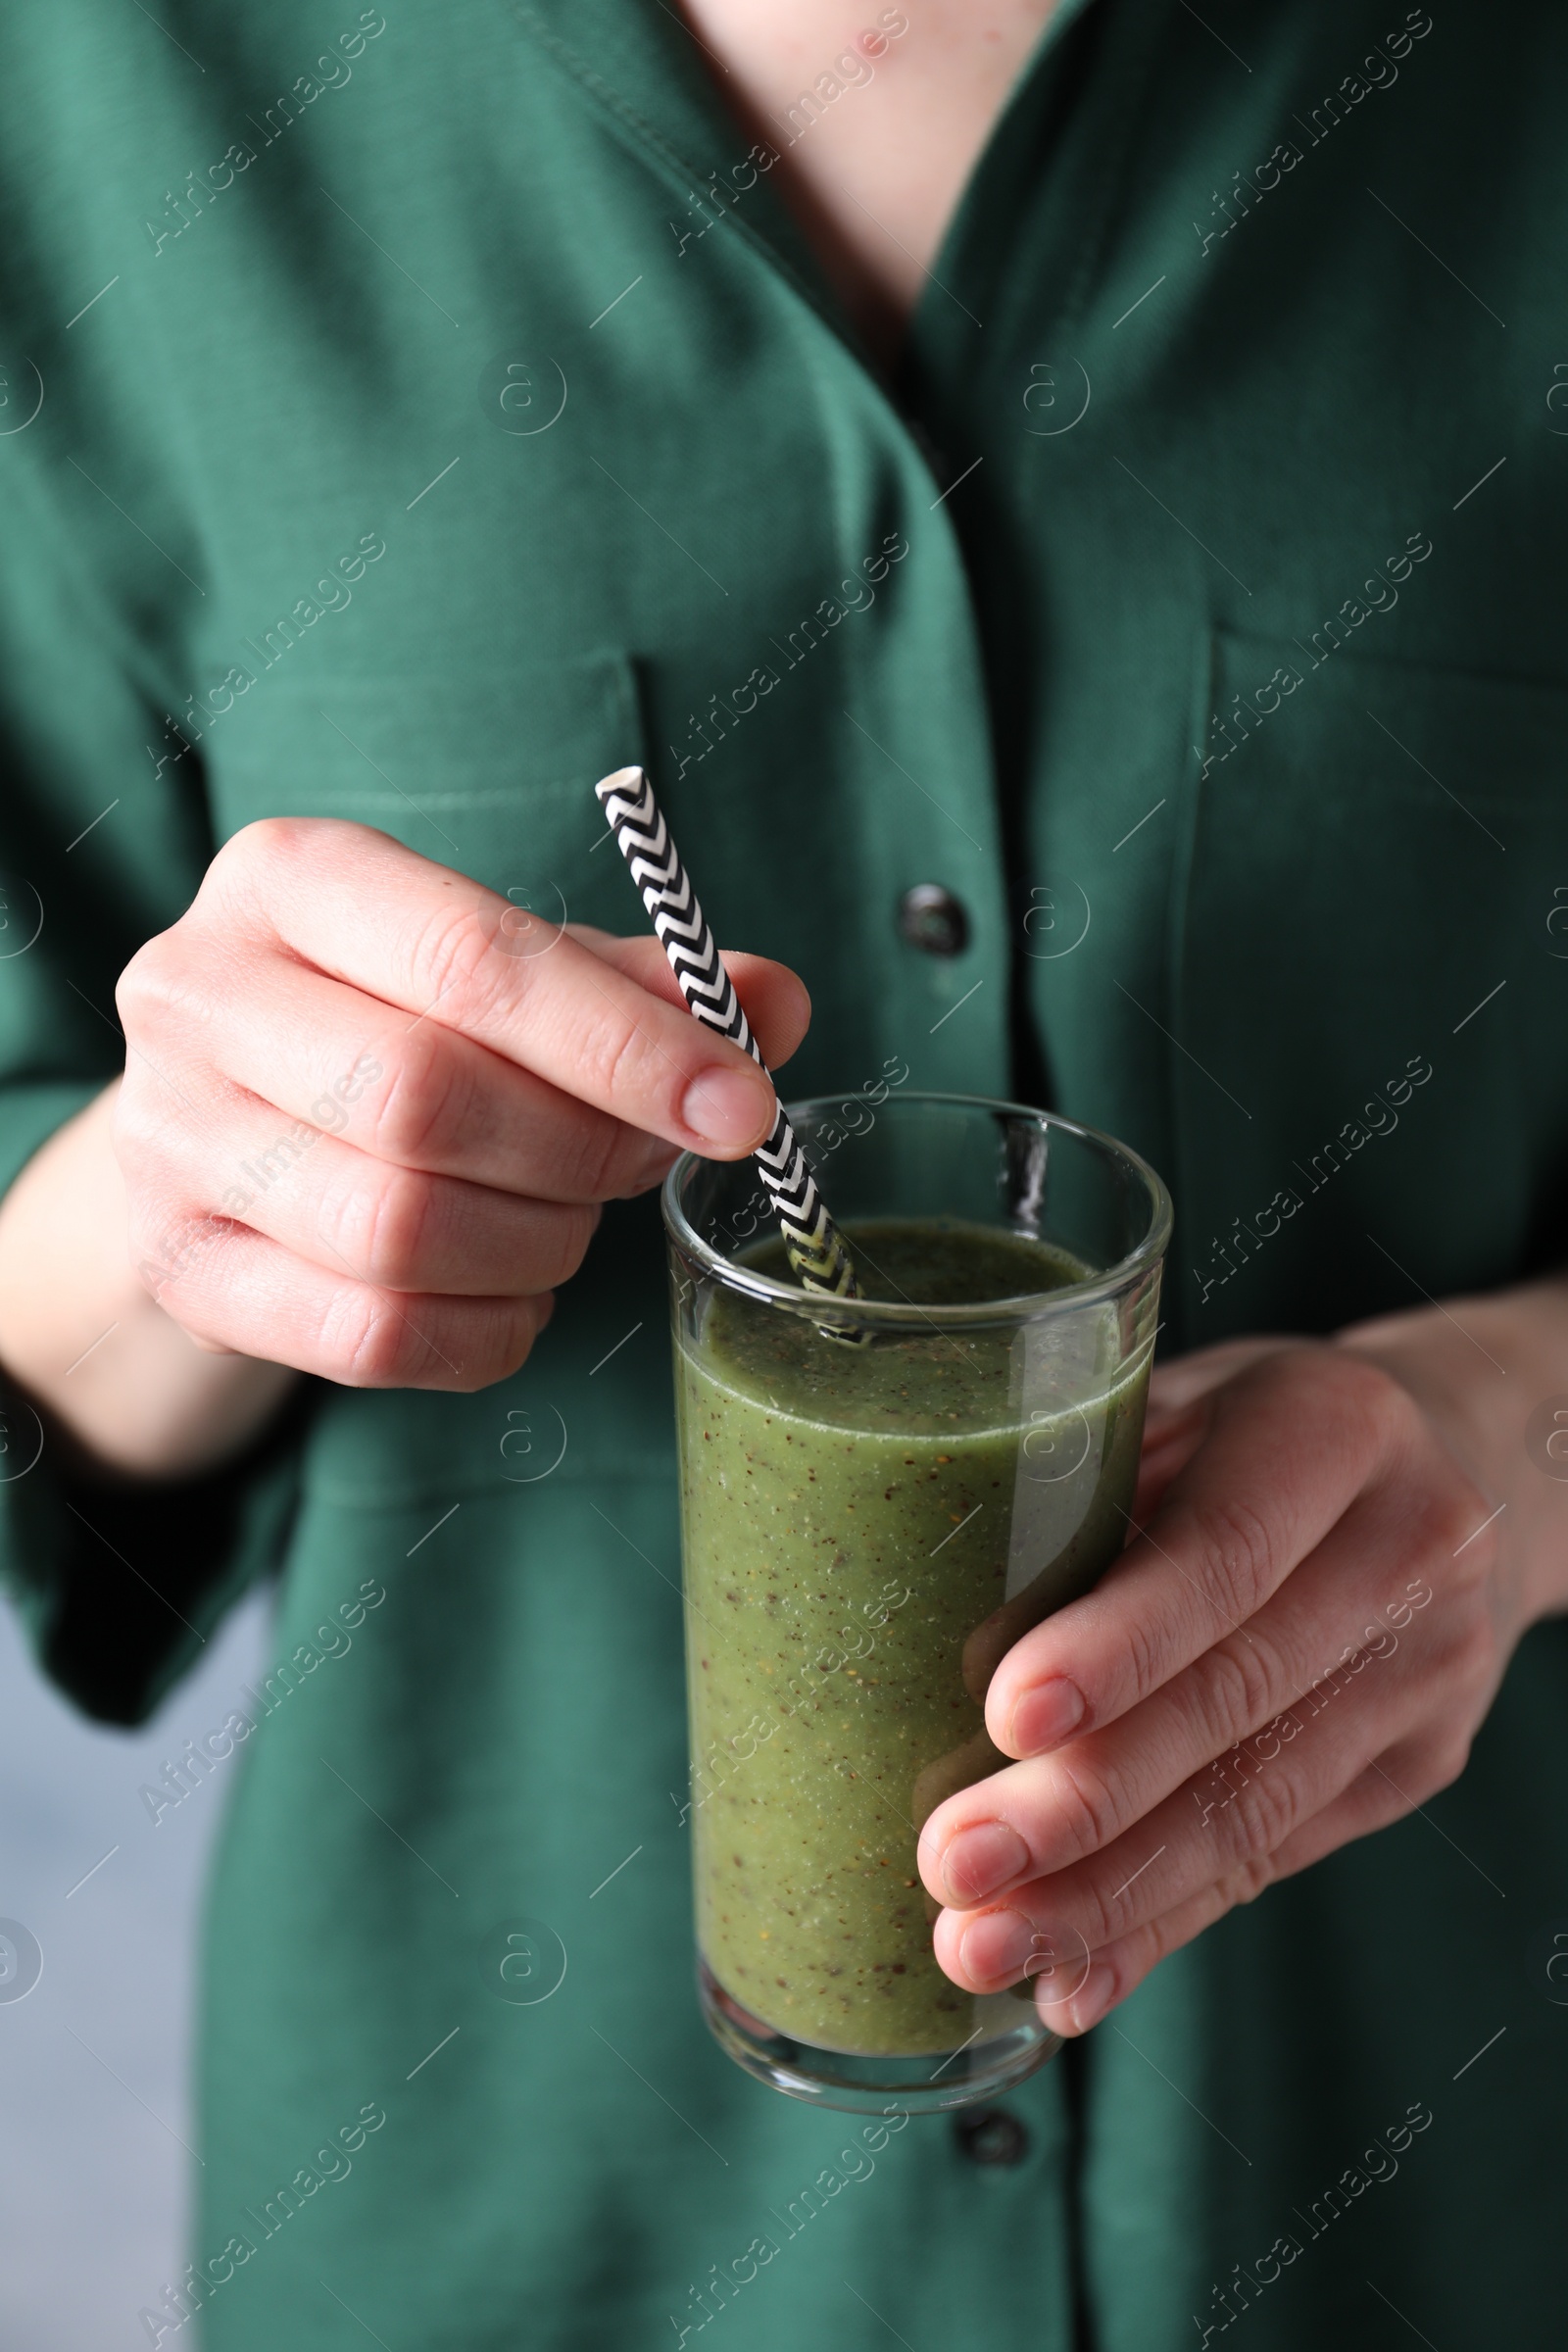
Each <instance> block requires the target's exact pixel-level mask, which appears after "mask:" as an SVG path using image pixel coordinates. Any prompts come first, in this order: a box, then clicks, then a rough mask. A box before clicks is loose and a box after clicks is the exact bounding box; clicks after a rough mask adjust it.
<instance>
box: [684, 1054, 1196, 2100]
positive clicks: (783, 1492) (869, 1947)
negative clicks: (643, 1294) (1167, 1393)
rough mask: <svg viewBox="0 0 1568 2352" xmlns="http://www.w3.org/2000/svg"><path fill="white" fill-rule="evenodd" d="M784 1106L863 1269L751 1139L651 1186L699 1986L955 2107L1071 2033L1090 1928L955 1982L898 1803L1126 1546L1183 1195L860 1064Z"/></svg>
mask: <svg viewBox="0 0 1568 2352" xmlns="http://www.w3.org/2000/svg"><path fill="white" fill-rule="evenodd" d="M790 1115H791V1117H792V1118H793V1120H794V1122H795V1125H796V1130H797V1132H798V1134H799V1135H800V1138H801V1141H802V1143H803V1144H804V1145H805V1147H806V1151H807V1153H808V1156H809V1159H810V1160H811V1162H812V1165H813V1167H814V1168H815V1170H816V1172H817V1175H818V1178H819V1180H820V1182H821V1185H822V1190H823V1194H824V1196H825V1198H826V1199H827V1200H828V1201H829V1202H830V1203H831V1206H832V1210H833V1214H834V1216H835V1218H836V1219H837V1221H838V1223H839V1224H840V1226H841V1227H842V1228H843V1230H844V1232H845V1236H846V1239H847V1241H848V1242H849V1244H850V1247H851V1250H852V1251H853V1253H854V1255H855V1258H856V1263H857V1268H858V1273H859V1275H860V1279H861V1283H862V1287H863V1289H864V1290H865V1292H866V1293H867V1296H866V1297H864V1298H862V1299H858V1300H852V1301H841V1300H838V1299H835V1300H834V1301H833V1302H832V1306H831V1310H829V1309H828V1308H827V1307H826V1305H825V1303H824V1301H823V1299H821V1297H820V1296H813V1295H812V1294H810V1293H808V1292H806V1291H803V1290H802V1289H801V1288H800V1287H799V1286H798V1285H797V1284H796V1282H795V1281H794V1279H793V1277H792V1276H791V1274H790V1272H789V1268H788V1265H787V1263H786V1261H785V1260H784V1256H783V1250H782V1245H781V1243H779V1241H778V1240H777V1238H776V1235H775V1233H774V1229H773V1227H772V1223H771V1218H770V1215H769V1211H768V1207H767V1201H766V1196H765V1195H764V1194H763V1193H762V1191H761V1189H760V1181H759V1178H758V1173H757V1169H756V1166H755V1164H754V1163H753V1162H751V1161H749V1160H748V1161H742V1162H740V1163H738V1164H720V1163H718V1162H715V1161H711V1160H705V1159H699V1158H696V1157H694V1156H692V1155H690V1154H688V1155H687V1156H686V1157H684V1158H682V1159H681V1160H679V1161H678V1162H677V1164H676V1165H675V1167H674V1168H673V1169H672V1170H671V1171H670V1174H669V1177H668V1179H667V1181H666V1183H665V1186H664V1194H663V1207H664V1222H665V1230H666V1233H667V1236H668V1245H669V1266H670V1277H671V1292H672V1307H673V1316H674V1340H675V1368H676V1387H677V1398H678V1414H679V1432H680V1451H681V1524H682V1539H683V1546H682V1547H683V1554H684V1568H685V1578H684V1582H685V1600H686V1649H687V1669H688V1672H687V1683H688V1694H689V1703H690V1717H691V1740H692V1750H691V1752H692V1770H691V1797H690V1806H689V1818H690V1821H691V1825H692V1830H693V1838H694V1852H693V1864H694V1870H695V1877H696V1898H697V1943H698V1974H699V1984H700V1991H701V1999H702V2004H703V2009H704V2013H705V2015H706V2016H707V2018H708V2022H709V2024H710V2026H711V2029H712V2031H713V2033H714V2034H715V2035H716V2036H717V2038H718V2040H719V2041H720V2043H721V2044H722V2045H723V2047H724V2048H725V2049H726V2050H727V2051H728V2052H729V2054H730V2055H731V2057H733V2058H734V2059H736V2060H737V2061H738V2063H739V2064H740V2065H742V2066H743V2067H745V2068H746V2069H747V2070H748V2072H749V2073H751V2074H754V2075H756V2076H758V2077H759V2079H760V2081H762V2082H770V2083H772V2084H773V2085H774V2086H775V2088H777V2089H779V2090H784V2091H789V2092H791V2093H793V2094H794V2095H796V2096H797V2097H802V2098H809V2099H814V2100H816V2101H818V2102H819V2103H820V2104H821V2105H823V2106H828V2107H842V2108H849V2109H855V2110H862V2111H872V2110H877V2109H880V2108H882V2107H884V2106H885V2105H887V2104H888V2103H889V2102H892V2101H896V2102H898V2103H899V2105H900V2106H902V2107H904V2108H906V2109H908V2110H912V2111H916V2112H918V2111H920V2110H922V2109H934V2108H942V2107H957V2106H962V2105H964V2104H966V2103H967V2102H969V2101H970V2100H975V2099H981V2098H986V2097H990V2096H992V2095H994V2094H995V2093H996V2092H998V2091H1000V2090H1003V2089H1005V2087H1006V2086H1007V2085H1008V2084H1009V2083H1012V2082H1019V2081H1021V2079H1022V2078H1023V2077H1024V2076H1025V2075H1028V2074H1030V2073H1032V2072H1033V2070H1034V2069H1035V2068H1036V2067H1037V2066H1040V2065H1041V2064H1043V2063H1044V2061H1045V2060H1046V2059H1047V2058H1049V2057H1050V2056H1051V2055H1052V2054H1053V2053H1054V2050H1056V2049H1057V2048H1058V2047H1059V2046H1060V2044H1059V2040H1058V2037H1057V2036H1056V2035H1055V2034H1053V2032H1052V2030H1051V2024H1050V2016H1051V2009H1052V2006H1053V2004H1054V2003H1055V2002H1059V2001H1061V2000H1064V1999H1067V1998H1068V1997H1070V1995H1071V1994H1072V1992H1073V1991H1075V1990H1076V1988H1077V1985H1079V1984H1081V1983H1082V1981H1083V1977H1084V1975H1085V1973H1086V1972H1087V1968H1088V1954H1087V1952H1079V1953H1062V1952H1055V1951H1053V1950H1051V1949H1049V1948H1047V1947H1045V1946H1044V1945H1043V1947H1042V1950H1041V1952H1040V1954H1039V1956H1038V1959H1037V1961H1036V1962H1034V1963H1032V1964H1031V1981H1030V1982H1028V1983H1027V1984H1026V1985H1022V1986H1019V1987H1018V1988H1016V1990H1015V1992H1012V1993H1001V1994H993V1995H989V1996H986V1997H984V1998H975V1997H973V1996H971V1995H970V1994H968V1993H965V1992H961V1991H960V1990H959V1989H958V1987H957V1986H956V1985H954V1984H953V1983H952V1982H951V1981H950V1979H949V1978H947V1977H946V1976H944V1974H943V1973H942V1971H941V1969H940V1968H939V1967H938V1966H937V1963H936V1959H935V1956H934V1954H933V1952H932V1948H931V1924H932V1921H933V1920H934V1919H935V1917H936V1913H937V1908H938V1907H937V1905H936V1904H935V1903H934V1902H933V1901H932V1900H931V1898H930V1897H929V1896H928V1895H927V1894H926V1892H925V1890H924V1887H922V1885H921V1883H920V1875H919V1871H918V1869H917V1867H916V1846H917V1843H918V1838H919V1833H920V1827H921V1824H922V1823H923V1822H924V1821H925V1820H926V1818H927V1817H928V1816H929V1814H930V1813H931V1812H932V1811H933V1810H934V1808H935V1807H936V1806H937V1805H938V1804H939V1803H941V1801H942V1800H943V1798H944V1797H946V1796H949V1795H951V1794H952V1793H953V1792H954V1791H955V1790H956V1789H962V1788H965V1787H967V1786H968V1785H969V1784H970V1783H971V1782H974V1781H977V1780H980V1779H982V1778H983V1777H984V1776H985V1775H986V1774H988V1773H990V1772H993V1771H996V1770H997V1769H998V1768H999V1767H1000V1766H1002V1765H1004V1764H1005V1763H1006V1761H1007V1759H1006V1758H1005V1756H1004V1755H1002V1753H1001V1752H1000V1751H999V1750H998V1749H997V1748H996V1747H995V1746H994V1745H993V1744H992V1742H991V1740H989V1739H988V1737H987V1735H986V1731H985V1720H984V1705H985V1694H986V1689H987V1686H988V1684H989V1682H990V1679H991V1675H992V1672H993V1670H994V1669H995V1667H996V1665H997V1662H998V1660H999V1659H1000V1658H1001V1657H1002V1656H1003V1654H1004V1652H1005V1650H1007V1649H1008V1648H1009V1647H1010V1646H1011V1644H1012V1643H1013V1642H1015V1641H1017V1639H1018V1638H1019V1636H1020V1635H1021V1634H1023V1633H1024V1632H1025V1631H1027V1629H1028V1628H1029V1627H1030V1626H1032V1625H1034V1624H1036V1623H1037V1622H1038V1621H1039V1620H1040V1618H1042V1617H1043V1616H1045V1615H1046V1614H1047V1613H1048V1612H1049V1611H1050V1610H1052V1609H1054V1608H1059V1607H1060V1606H1061V1605H1062V1604H1063V1602H1065V1601H1068V1600H1071V1599H1074V1598H1075V1597H1076V1596H1077V1595H1078V1594H1079V1593H1083V1592H1085V1591H1087V1590H1088V1588H1089V1587H1090V1586H1091V1585H1092V1584H1093V1583H1094V1582H1095V1580H1096V1578H1097V1577H1099V1576H1100V1575H1101V1573H1102V1572H1103V1569H1104V1568H1105V1567H1106V1566H1107V1565H1108V1563H1109V1562H1110V1561H1111V1560H1113V1559H1114V1558H1115V1556H1116V1554H1117V1552H1118V1551H1119V1550H1120V1549H1121V1547H1122V1544H1123V1542H1124V1539H1125V1535H1126V1530H1127V1526H1128V1518H1127V1514H1128V1512H1129V1510H1130V1509H1131V1507H1132V1499H1133V1492H1134V1488H1135V1485H1136V1481H1137V1474H1138V1457H1139V1448H1140V1445H1141V1442H1142V1435H1143V1420H1144V1400H1145V1395H1146V1392H1147V1388H1148V1380H1149V1367H1150V1360H1151V1357H1152V1352H1153V1342H1154V1330H1155V1325H1156V1322H1157V1319H1158V1299H1159V1278H1160V1265H1161V1260H1162V1256H1163V1252H1164V1250H1165V1246H1166V1243H1167V1240H1168V1238H1169V1233H1170V1215H1171V1212H1170V1201H1169V1198H1168V1196H1167V1194H1166V1191H1165V1188H1164V1186H1163V1185H1162V1184H1161V1182H1160V1180H1159V1178H1158V1177H1157V1176H1156V1175H1155V1174H1154V1172H1153V1170H1152V1168H1151V1167H1149V1166H1148V1165H1147V1164H1146V1162H1145V1161H1143V1160H1142V1159H1140V1158H1139V1157H1138V1156H1137V1154H1136V1153H1135V1152H1129V1151H1128V1150H1126V1149H1125V1147H1124V1146H1122V1145H1120V1144H1118V1143H1115V1142H1113V1141H1112V1140H1111V1139H1110V1138H1109V1137H1108V1136H1104V1135H1099V1134H1097V1133H1095V1131H1094V1130H1093V1129H1091V1128H1087V1127H1083V1126H1079V1125H1078V1124H1076V1123H1075V1122H1074V1121H1073V1120H1070V1119H1064V1118H1058V1117H1056V1116H1055V1115H1054V1113H1051V1112H1047V1111H1039V1110H1029V1109H1025V1108H1022V1107H1020V1106H1019V1105H1018V1104H1015V1103H991V1102H983V1101H979V1100H976V1099H974V1098H971V1097H966V1096H956V1095H916V1094H898V1093H895V1092H894V1091H893V1088H892V1085H891V1083H890V1082H888V1081H886V1080H882V1081H878V1082H877V1084H876V1085H875V1086H872V1087H868V1088H866V1089H862V1091H861V1092H860V1093H859V1094H858V1095H856V1096H852V1097H850V1098H848V1099H844V1098H839V1097H829V1098H823V1099H821V1100H818V1101H815V1102H810V1103H801V1104H798V1105H793V1106H792V1107H791V1113H790ZM847 1333H848V1334H851V1335H853V1336H852V1338H851V1339H849V1340H847V1339H846V1336H845V1335H846V1334H847ZM857 1342H858V1344H855V1343H857ZM1020 1994H1021V1995H1022V1996H1023V1997H1022V1998H1020V1997H1018V1996H1019V1995H1020Z"/></svg>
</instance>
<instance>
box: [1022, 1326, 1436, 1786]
mask: <svg viewBox="0 0 1568 2352" xmlns="http://www.w3.org/2000/svg"><path fill="white" fill-rule="evenodd" d="M1207 1409H1208V1410H1209V1412H1210V1414H1211V1420H1210V1423H1209V1428H1208V1434H1207V1437H1206V1440H1205V1442H1204V1444H1203V1445H1202V1446H1201V1447H1200V1448H1199V1449H1198V1451H1197V1452H1196V1453H1195V1454H1194V1456H1193V1458H1192V1460H1191V1461H1190V1462H1189V1463H1188V1465H1187V1467H1186V1469H1185V1470H1183V1471H1182V1472H1181V1474H1180V1476H1179V1477H1177V1478H1176V1479H1175V1480H1174V1481H1173V1482H1172V1484H1171V1487H1170V1490H1169V1493H1168V1494H1167V1495H1166V1497H1165V1500H1164V1502H1163V1504H1162V1505H1161V1506H1160V1508H1159V1510H1158V1511H1157V1512H1156V1513H1155V1515H1154V1518H1153V1520H1152V1523H1151V1525H1150V1526H1149V1527H1148V1528H1147V1529H1146V1530H1145V1531H1144V1533H1143V1534H1142V1535H1141V1536H1139V1537H1137V1538H1135V1539H1134V1541H1133V1542H1132V1543H1131V1544H1129V1546H1128V1548H1127V1549H1126V1550H1125V1551H1124V1552H1123V1553H1122V1555H1121V1557H1120V1559H1118V1560H1117V1561H1116V1562H1115V1564H1114V1565H1113V1566H1112V1567H1111V1568H1109V1569H1108V1570H1107V1571H1106V1573H1105V1575H1104V1576H1103V1578H1102V1580H1101V1582H1100V1583H1099V1585H1097V1586H1096V1588H1095V1590H1094V1591H1093V1592H1092V1593H1087V1594H1086V1595H1085V1596H1084V1598H1083V1599H1081V1600H1076V1601H1073V1602H1071V1603H1070V1604H1069V1605H1068V1606H1067V1607H1066V1608H1064V1609H1059V1610H1057V1611H1056V1613H1055V1614H1054V1616H1051V1617H1048V1618H1047V1619H1046V1620H1045V1621H1044V1623H1043V1624H1041V1625H1038V1626H1037V1627H1036V1628H1035V1629H1034V1631H1033V1632H1032V1633H1029V1634H1026V1635H1025V1636H1024V1638H1023V1640H1022V1641H1021V1642H1017V1643H1016V1644H1015V1645H1014V1646H1013V1648H1012V1649H1010V1650H1009V1651H1008V1653H1007V1655H1006V1656H1005V1658H1004V1659H1003V1661H1002V1663H1001V1665H1000V1666H999V1667H998V1668H997V1671H996V1674H995V1675H994V1676H993V1678H992V1682H991V1688H990V1691H988V1693H987V1697H986V1726H987V1729H988V1730H989V1732H990V1734H991V1737H992V1739H993V1740H995V1741H996V1742H997V1745H998V1746H999V1747H1000V1748H1002V1749H1004V1750H1005V1752H1006V1753H1007V1754H1009V1755H1015V1756H1027V1755H1035V1754H1039V1753H1042V1752H1043V1751H1045V1750H1046V1749H1048V1748H1051V1747H1054V1746H1056V1745H1058V1744H1060V1742H1061V1741H1062V1740H1066V1739H1069V1738H1072V1737H1075V1736H1077V1735H1078V1734H1080V1733H1082V1732H1085V1731H1093V1730H1095V1729H1096V1728H1098V1727H1099V1726H1100V1725H1102V1724H1105V1723H1110V1722H1114V1721H1115V1720H1116V1718H1117V1717H1118V1716H1121V1715H1124V1714H1126V1713H1127V1711H1128V1710H1129V1708H1131V1707H1134V1706H1136V1705H1137V1704H1138V1703H1139V1702H1140V1700H1142V1699H1145V1698H1147V1697H1148V1696H1149V1694H1150V1693H1151V1691H1156V1690H1158V1688H1159V1686H1160V1685H1161V1684H1162V1683H1164V1682H1167V1681H1168V1680H1169V1679H1170V1677H1171V1676H1172V1675H1173V1674H1177V1673H1179V1672H1180V1671H1181V1669H1182V1668H1183V1667H1184V1666H1188V1665H1190V1664H1191V1663H1192V1661H1193V1660H1194V1659H1195V1658H1197V1657H1201V1655H1202V1653H1203V1652H1204V1651H1205V1650H1206V1649H1208V1648H1209V1647H1210V1646H1211V1645H1212V1643H1213V1642H1215V1641H1216V1640H1217V1639H1219V1638H1220V1637H1221V1636H1222V1635H1224V1634H1226V1633H1231V1634H1236V1633H1239V1632H1240V1631H1241V1629H1242V1627H1243V1626H1244V1625H1245V1624H1246V1622H1247V1621H1248V1619H1249V1618H1250V1617H1252V1616H1254V1615H1255V1614H1256V1612H1257V1611H1258V1609H1260V1608H1261V1607H1262V1606H1263V1604H1264V1603H1265V1602H1266V1601H1267V1600H1268V1599H1269V1598H1270V1596H1271V1595H1272V1594H1273V1593H1276V1592H1277V1591H1278V1590H1279V1588H1280V1586H1281V1585H1282V1584H1283V1583H1284V1581H1285V1579H1286V1578H1287V1577H1288V1576H1289V1575H1290V1573H1291V1571H1292V1570H1293V1569H1294V1568H1295V1567H1296V1565H1297V1563H1298V1562H1299V1560H1301V1559H1303V1558H1304V1557H1305V1556H1306V1554H1307V1553H1308V1552H1310V1551H1311V1550H1312V1549H1313V1548H1314V1546H1315V1545H1316V1544H1319V1543H1321V1541H1322V1539H1323V1537H1324V1536H1325V1535H1326V1534H1327V1533H1328V1531H1329V1529H1330V1528H1331V1527H1332V1526H1333V1525H1334V1523H1335V1522H1336V1520H1337V1519H1339V1517H1340V1516H1341V1514H1342V1512H1344V1510H1345V1509H1346V1507H1347V1506H1348V1503H1349V1502H1350V1501H1351V1499H1352V1498H1353V1497H1354V1495H1356V1494H1358V1493H1359V1491H1360V1489H1361V1487H1362V1486H1363V1484H1364V1483H1365V1482H1366V1480H1367V1479H1368V1478H1369V1477H1370V1476H1371V1474H1372V1472H1373V1470H1374V1468H1375V1466H1376V1464H1377V1462H1378V1460H1379V1458H1380V1456H1381V1455H1382V1454H1383V1452H1384V1450H1385V1448H1386V1447H1387V1446H1389V1444H1390V1442H1391V1438H1392V1434H1393V1432H1394V1430H1395V1428H1396V1426H1398V1427H1400V1428H1403V1427H1404V1426H1405V1425H1406V1424H1407V1423H1408V1422H1409V1421H1410V1419H1411V1417H1412V1416H1413V1415H1414V1412H1415V1407H1414V1405H1413V1404H1412V1403H1411V1401H1410V1399H1409V1398H1408V1397H1406V1396H1405V1395H1404V1393H1403V1392H1402V1391H1401V1390H1399V1389H1397V1387H1396V1386H1395V1383H1394V1382H1393V1381H1392V1380H1390V1379H1389V1378H1388V1377H1387V1376H1386V1375H1385V1374H1383V1373H1381V1372H1378V1371H1376V1370H1375V1369H1373V1368H1372V1367H1371V1366H1368V1365H1363V1364H1360V1363H1358V1362H1352V1361H1351V1360H1350V1359H1349V1358H1348V1357H1347V1356H1345V1355H1342V1354H1340V1353H1338V1352H1336V1351H1335V1350H1334V1349H1333V1348H1326V1347H1325V1348H1317V1347H1309V1348H1308V1347H1303V1348H1290V1349H1282V1350H1280V1351H1279V1352H1277V1353H1274V1354H1270V1355H1268V1356H1265V1357H1263V1358H1262V1359H1260V1360H1259V1362H1258V1363H1257V1364H1255V1365H1253V1366H1252V1367H1250V1369H1249V1370H1248V1371H1246V1372H1244V1373H1242V1374H1241V1375H1239V1376H1238V1378H1237V1379H1236V1380H1235V1382H1234V1383H1233V1384H1231V1385H1230V1386H1228V1387H1226V1388H1224V1389H1222V1390H1220V1391H1218V1392H1216V1394H1215V1396H1214V1397H1213V1398H1212V1400H1211V1401H1210V1404H1209V1406H1208V1408H1207Z"/></svg>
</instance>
